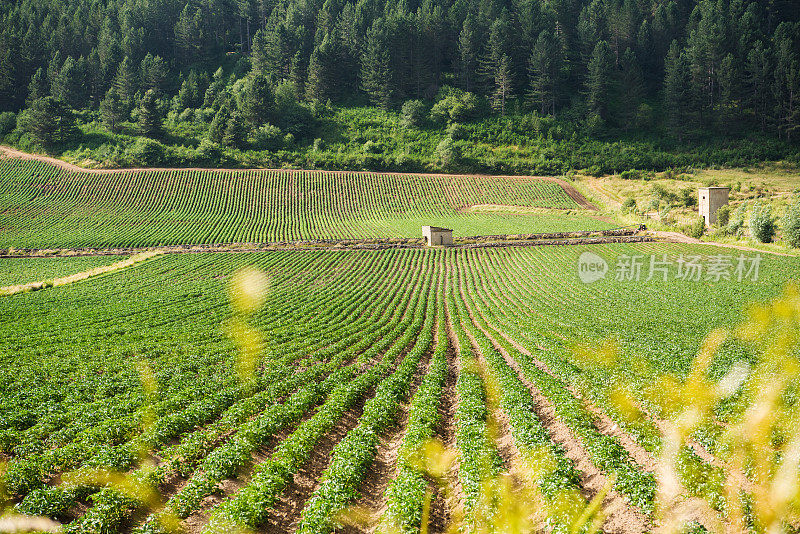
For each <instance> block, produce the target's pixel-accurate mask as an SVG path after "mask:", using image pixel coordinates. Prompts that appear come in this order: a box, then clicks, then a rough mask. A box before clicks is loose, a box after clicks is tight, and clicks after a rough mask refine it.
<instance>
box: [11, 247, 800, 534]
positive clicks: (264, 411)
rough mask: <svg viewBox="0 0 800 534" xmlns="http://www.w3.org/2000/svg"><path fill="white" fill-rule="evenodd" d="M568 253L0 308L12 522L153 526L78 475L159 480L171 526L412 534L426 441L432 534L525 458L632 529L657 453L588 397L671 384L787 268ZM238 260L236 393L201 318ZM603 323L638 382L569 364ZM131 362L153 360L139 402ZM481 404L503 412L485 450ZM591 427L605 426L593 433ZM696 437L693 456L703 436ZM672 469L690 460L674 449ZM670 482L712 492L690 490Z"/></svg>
mask: <svg viewBox="0 0 800 534" xmlns="http://www.w3.org/2000/svg"><path fill="white" fill-rule="evenodd" d="M592 251H593V252H594V253H596V254H598V255H600V256H602V257H604V258H606V259H607V260H608V261H609V262H613V261H614V260H615V259H617V258H619V257H627V256H634V255H644V256H649V255H651V254H657V255H662V254H668V255H675V256H678V255H686V256H689V255H696V256H699V257H701V258H704V259H707V258H709V257H711V256H713V255H716V254H719V251H718V249H717V248H716V247H711V246H704V245H679V244H659V243H646V244H636V245H625V244H608V245H601V246H596V247H593V248H592ZM580 252H581V251H580V250H579V247H541V248H506V249H491V248H487V249H474V250H465V249H454V250H411V249H405V250H388V251H341V252H332V251H285V252H281V251H278V252H264V253H254V254H245V253H241V254H236V253H216V254H214V253H201V254H175V255H167V256H161V257H157V258H153V259H150V260H148V261H145V262H143V263H140V264H137V265H134V266H132V267H130V268H128V269H125V270H123V271H121V272H117V273H112V274H109V275H106V276H101V277H99V278H95V279H91V280H89V281H86V282H81V283H76V284H73V285H70V286H65V287H58V288H52V289H48V290H42V291H37V292H32V293H26V294H20V295H15V296H12V297H5V298H0V309H2V312H1V313H0V317H3V318H4V319H3V322H2V324H1V325H0V350H2V354H3V356H2V360H0V365H1V366H2V371H3V372H2V374H1V375H0V376H2V378H0V391H2V392H3V396H2V404H0V458H2V459H3V460H5V461H7V462H8V466H7V471H6V473H5V475H4V483H5V485H6V490H7V492H8V494H9V495H10V496H11V498H12V499H13V500H14V501H15V502H16V503H17V504H16V506H17V509H18V510H19V511H20V512H23V513H25V514H31V515H37V516H47V517H50V518H53V519H56V520H58V521H60V522H62V523H64V524H65V525H66V526H65V531H66V532H139V533H144V532H160V531H162V529H164V528H165V527H164V526H163V525H162V521H161V519H160V518H161V517H162V516H163V514H164V513H165V512H164V511H163V510H162V511H160V512H159V513H156V514H154V513H152V510H150V509H148V508H147V506H146V505H145V503H143V502H141V501H138V500H137V499H135V498H131V497H130V496H129V495H126V494H125V493H124V492H122V491H120V490H118V489H116V488H115V487H114V486H112V485H103V484H99V483H88V482H87V483H82V484H71V485H68V484H65V483H64V482H63V479H64V477H65V476H66V475H67V474H68V473H74V472H78V473H80V472H81V470H88V469H91V468H96V467H104V468H109V469H113V470H115V471H118V472H122V473H129V474H130V476H131V477H132V479H134V480H139V481H142V482H143V483H146V484H148V485H149V486H151V487H153V488H155V489H157V490H158V491H159V493H160V495H161V496H162V497H163V500H164V510H167V511H169V512H170V513H171V514H174V515H175V516H176V517H177V518H179V519H180V520H181V526H182V527H183V528H184V529H185V530H186V531H189V532H217V531H220V529H224V528H229V527H230V525H231V524H233V525H239V526H240V527H242V528H249V529H253V530H255V531H263V532H304V533H317V532H331V531H333V530H336V529H338V528H341V526H337V525H338V523H337V522H336V521H335V520H333V519H332V518H334V517H335V514H336V512H339V511H341V510H343V509H346V508H347V507H349V506H351V505H353V504H357V505H364V506H366V507H368V508H370V509H374V510H375V514H376V516H377V517H380V518H382V519H383V521H384V524H389V523H391V524H393V525H399V528H400V530H401V531H402V532H417V531H419V529H420V521H421V517H422V510H423V501H424V498H425V490H426V487H427V486H428V481H427V479H426V478H425V477H423V476H422V475H421V474H420V473H419V471H418V470H417V469H416V468H415V467H414V464H413V462H411V461H410V460H409V456H408V454H405V453H404V452H403V451H410V450H412V449H413V448H414V447H416V446H418V445H419V443H421V442H422V441H424V440H426V439H428V438H439V439H441V440H442V441H443V442H444V443H445V444H446V445H448V446H450V447H453V448H454V449H455V450H456V451H458V453H459V460H458V469H457V470H456V471H455V472H453V473H451V474H450V475H449V476H450V482H451V483H452V485H453V486H454V487H456V488H458V491H457V492H456V495H457V500H456V501H455V502H454V501H450V502H439V500H441V499H440V497H441V496H437V497H436V498H435V499H434V502H433V509H434V512H436V513H435V514H434V515H433V516H432V518H433V519H431V525H432V528H433V530H434V531H435V530H436V529H437V528H438V529H441V528H442V527H443V524H444V522H445V521H446V518H447V516H448V513H450V512H448V507H452V506H459V507H463V510H464V513H465V515H466V517H470V514H471V513H473V507H475V506H477V503H478V495H479V491H480V487H481V481H482V480H485V479H488V478H490V477H492V476H496V475H497V474H498V473H500V472H502V471H503V470H504V469H507V468H508V466H509V465H510V462H511V461H512V460H513V457H514V456H515V455H519V454H521V453H523V452H524V451H526V450H531V449H534V448H537V447H545V448H546V449H547V450H549V451H551V452H552V454H553V455H554V456H555V457H556V458H557V460H558V461H557V465H556V467H555V469H554V470H553V471H552V473H550V475H549V476H548V477H547V479H546V481H545V482H543V488H544V489H545V491H546V492H556V491H558V490H561V489H573V490H576V491H577V493H576V494H577V495H580V496H582V497H581V498H589V497H590V496H591V493H592V491H595V490H596V487H595V486H596V484H597V482H598V480H613V489H612V491H611V497H610V498H613V499H617V500H619V501H620V502H622V503H624V506H623V507H621V508H618V509H616V511H614V512H613V513H612V514H611V515H610V517H609V518H608V519H607V520H606V530H607V531H619V532H633V531H637V530H638V531H643V530H647V529H649V526H648V525H649V524H650V523H649V522H650V515H649V514H650V513H651V511H652V509H653V504H654V491H655V483H654V475H653V473H652V469H651V466H649V464H648V463H647V461H646V460H643V459H646V458H647V457H648V455H650V454H656V453H657V452H658V450H657V449H658V446H659V445H658V440H657V439H655V436H656V433H657V431H656V428H655V425H654V424H640V425H636V426H626V424H625V422H624V421H623V420H622V419H621V418H619V415H618V414H617V413H616V412H615V409H614V408H613V406H612V405H611V404H610V403H609V402H608V387H609V384H612V383H613V382H614V379H615V376H616V374H617V373H623V374H624V375H626V377H627V378H628V379H632V380H634V381H646V380H648V378H649V377H650V376H652V374H653V373H656V372H662V371H673V372H677V373H685V372H686V365H687V363H688V362H689V361H690V359H691V357H692V355H693V354H694V353H695V352H696V350H697V348H698V343H699V342H700V340H701V339H702V337H703V336H704V335H705V333H707V331H708V330H709V328H710V327H711V326H716V325H720V324H729V323H732V322H734V321H736V320H737V318H738V317H739V315H740V311H741V310H742V308H743V307H744V306H745V305H746V303H748V302H751V301H754V300H756V301H763V300H765V299H769V298H771V297H773V296H774V295H775V294H776V293H777V292H778V289H779V288H780V287H781V285H782V284H783V282H784V281H785V280H786V279H787V278H792V277H794V278H796V277H797V276H798V275H800V261H798V260H786V259H783V258H780V259H777V258H771V257H770V258H765V259H764V262H763V264H762V265H761V273H760V277H759V279H758V281H756V282H753V283H750V284H746V285H742V284H739V283H737V281H736V280H724V279H723V280H720V281H702V282H699V283H696V282H693V281H681V280H674V279H671V278H670V279H668V280H666V281H665V280H663V279H661V278H659V279H652V280H650V281H644V278H643V279H642V280H640V281H638V282H637V281H630V282H624V283H623V282H617V281H615V280H613V279H611V280H605V281H600V282H597V283H595V284H592V285H585V284H583V283H582V282H580V281H579V280H578V277H577V275H576V273H575V269H574V266H575V264H576V262H577V259H578V255H579V253H580ZM3 261H8V260H3ZM11 261H15V262H17V263H18V264H20V268H21V270H22V271H23V272H30V273H31V276H35V275H36V274H37V273H39V272H41V270H42V266H41V262H43V261H44V262H55V261H60V262H62V263H63V264H64V265H63V268H64V269H65V270H67V271H75V270H77V269H79V268H80V267H82V265H81V264H82V263H83V262H84V261H85V260H84V259H83V258H74V259H70V258H64V259H60V260H54V259H50V260H43V259H40V258H30V259H26V260H22V259H18V260H11ZM245 265H253V266H256V267H258V268H259V269H260V270H263V271H264V272H265V273H267V275H268V276H269V277H270V278H271V291H270V294H269V296H268V298H267V302H266V304H265V306H263V308H261V309H260V310H259V311H258V312H256V313H255V315H254V316H253V317H252V322H253V324H254V326H255V327H256V328H257V329H258V330H260V331H262V332H264V333H265V334H266V338H265V339H266V340H265V346H264V348H263V351H262V353H261V354H259V357H258V363H257V366H256V369H257V372H256V376H255V377H254V380H253V381H252V383H247V384H244V383H242V382H241V381H240V380H238V379H237V374H236V372H235V370H234V368H235V361H236V354H237V350H236V347H235V346H234V343H233V342H232V341H231V340H230V339H229V338H228V337H226V336H225V334H224V333H223V330H224V329H223V328H221V325H224V324H225V323H226V321H228V320H229V318H230V316H231V314H232V313H233V312H232V311H231V308H230V306H229V304H228V301H227V297H226V292H225V287H226V284H227V282H228V280H229V279H230V277H231V275H232V273H234V272H235V271H237V269H239V268H240V267H242V266H245ZM666 293H669V294H670V295H673V296H674V297H675V298H669V299H666V298H665V297H664V295H665V294H666ZM687 310H691V311H690V313H687ZM720 310H726V311H725V312H724V313H721V312H720ZM611 325H613V327H614V330H613V331H614V333H615V336H616V338H617V339H618V341H619V343H620V345H621V346H622V347H623V348H624V350H625V352H626V354H629V355H631V356H632V357H634V358H635V359H636V360H637V361H638V363H639V365H637V366H636V367H635V368H623V369H618V368H607V369H602V368H592V367H591V366H585V365H584V364H583V363H582V362H581V361H580V360H579V359H576V357H575V356H574V352H573V350H572V349H573V347H574V344H575V343H579V342H582V341H585V340H592V339H598V338H603V337H606V336H607V335H608V332H609V331H610V327H611ZM741 356H744V357H749V355H748V352H747V350H746V349H744V348H743V347H737V346H730V347H726V348H725V350H724V351H722V353H721V356H720V358H719V359H718V361H716V362H715V364H714V365H715V368H714V369H715V370H714V372H715V373H718V374H722V373H723V372H724V371H725V369H726V367H727V366H729V365H730V362H731V360H732V358H734V357H737V358H738V357H741ZM137 362H139V363H145V364H146V365H147V366H148V368H149V369H151V370H152V374H153V377H152V378H153V383H154V386H153V388H152V389H151V390H148V389H147V388H145V387H143V382H142V379H141V377H140V373H139V371H137V367H136V365H135V364H136V363H137ZM485 380H492V381H494V382H495V383H496V384H498V385H499V387H498V390H497V394H498V396H499V397H498V398H499V404H497V405H496V406H491V405H489V404H487V390H486V388H485V384H484V381H485ZM589 406H592V408H591V409H590V408H589ZM731 409H732V410H734V409H735V407H732V408H731ZM492 411H495V412H498V413H495V414H494V416H495V417H496V418H497V419H498V420H499V421H502V425H501V426H500V429H499V432H500V434H499V436H496V437H493V438H491V437H490V435H489V434H488V433H487V429H486V425H487V418H488V417H489V416H490V415H491V412H492ZM598 414H602V415H598ZM727 415H728V414H727V413H726V412H721V413H720V418H721V419H722V420H724V419H725V417H726V416H727ZM609 421H613V422H614V423H618V425H619V426H617V425H614V426H613V428H614V430H609V428H610V427H609V426H606V423H608V422H609ZM705 439H706V445H707V447H709V448H710V449H711V450H713V447H714V435H713V433H709V435H707V436H705ZM142 451H145V452H142ZM143 455H144V456H143ZM685 461H686V462H687V463H691V462H695V463H702V461H701V460H700V459H699V458H697V457H696V456H695V455H693V454H692V453H691V452H688V451H687V452H686V458H685ZM688 482H691V481H688ZM687 490H688V491H690V492H709V491H719V488H714V487H713V485H711V486H709V485H708V484H706V483H699V482H698V483H697V484H696V486H694V487H693V486H692V485H691V484H688V483H687ZM437 499H439V500H437ZM225 525H228V527H225Z"/></svg>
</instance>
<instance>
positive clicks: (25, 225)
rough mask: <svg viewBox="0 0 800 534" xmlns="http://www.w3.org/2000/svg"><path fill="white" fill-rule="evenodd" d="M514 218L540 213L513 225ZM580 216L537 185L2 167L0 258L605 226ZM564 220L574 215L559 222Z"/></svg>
mask: <svg viewBox="0 0 800 534" xmlns="http://www.w3.org/2000/svg"><path fill="white" fill-rule="evenodd" d="M572 194H573V195H575V193H572ZM575 196H577V198H579V199H580V197H579V195H575ZM486 204H488V205H491V206H495V207H496V209H495V210H494V211H491V212H472V211H471V210H469V208H470V207H471V206H474V205H486ZM584 204H585V202H584ZM519 206H521V207H523V208H524V209H526V210H530V208H532V207H533V208H537V209H539V208H545V209H544V210H540V211H538V212H536V213H525V212H523V213H519V208H518V207H519ZM582 208H583V206H582V205H581V204H579V203H578V202H577V201H576V200H575V199H573V198H572V197H571V196H570V195H568V194H567V192H566V191H565V190H564V188H563V187H562V185H561V184H559V183H558V182H556V181H552V180H547V179H536V178H524V177H522V178H502V177H476V176H441V175H394V174H373V173H336V172H323V171H319V172H317V171H178V170H174V171H135V172H112V173H99V172H70V171H67V170H64V169H61V168H58V167H55V166H53V165H50V164H49V163H46V162H40V161H30V160H19V159H12V158H5V159H0V248H6V247H17V248H48V247H55V248H69V247H112V246H125V247H142V246H156V245H173V244H216V243H245V242H246V243H254V242H258V243H264V242H274V241H295V240H310V239H354V238H376V237H419V236H420V227H421V226H422V225H438V226H447V227H450V228H453V229H454V230H455V234H456V235H460V236H473V235H486V234H492V235H493V234H513V233H536V232H550V231H574V230H595V229H604V228H610V227H611V226H613V225H612V224H611V223H610V222H608V221H603V220H598V219H597V218H594V217H592V216H591V215H590V212H588V211H586V210H583V209H582ZM565 210H578V211H579V213H573V214H571V215H570V216H564V214H563V212H564V211H565Z"/></svg>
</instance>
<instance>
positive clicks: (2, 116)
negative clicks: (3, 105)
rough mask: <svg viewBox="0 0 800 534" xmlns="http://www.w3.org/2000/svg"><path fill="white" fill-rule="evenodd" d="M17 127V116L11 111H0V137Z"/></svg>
mask: <svg viewBox="0 0 800 534" xmlns="http://www.w3.org/2000/svg"><path fill="white" fill-rule="evenodd" d="M16 127H17V116H16V115H14V113H12V112H11V111H4V112H2V113H0V137H3V136H5V135H7V134H8V133H10V132H11V130H13V129H14V128H16Z"/></svg>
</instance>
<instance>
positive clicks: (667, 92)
mask: <svg viewBox="0 0 800 534" xmlns="http://www.w3.org/2000/svg"><path fill="white" fill-rule="evenodd" d="M664 70H665V72H664V111H665V114H666V117H667V128H668V130H669V131H670V133H671V134H672V135H674V136H675V137H677V138H678V140H681V139H682V138H683V131H684V129H685V127H686V122H687V118H688V110H687V98H686V97H687V94H688V92H689V83H690V81H689V66H688V65H687V62H686V56H685V55H684V54H683V53H682V52H681V49H680V47H679V46H678V41H672V44H671V45H670V47H669V52H667V59H666V60H665V62H664Z"/></svg>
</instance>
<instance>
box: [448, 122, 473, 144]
mask: <svg viewBox="0 0 800 534" xmlns="http://www.w3.org/2000/svg"><path fill="white" fill-rule="evenodd" d="M447 135H449V136H450V137H451V138H452V139H453V140H454V141H458V140H460V139H466V138H467V136H468V135H469V132H468V131H467V129H466V128H465V127H464V125H462V124H459V123H457V122H454V123H453V124H451V125H450V126H448V127H447Z"/></svg>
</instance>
